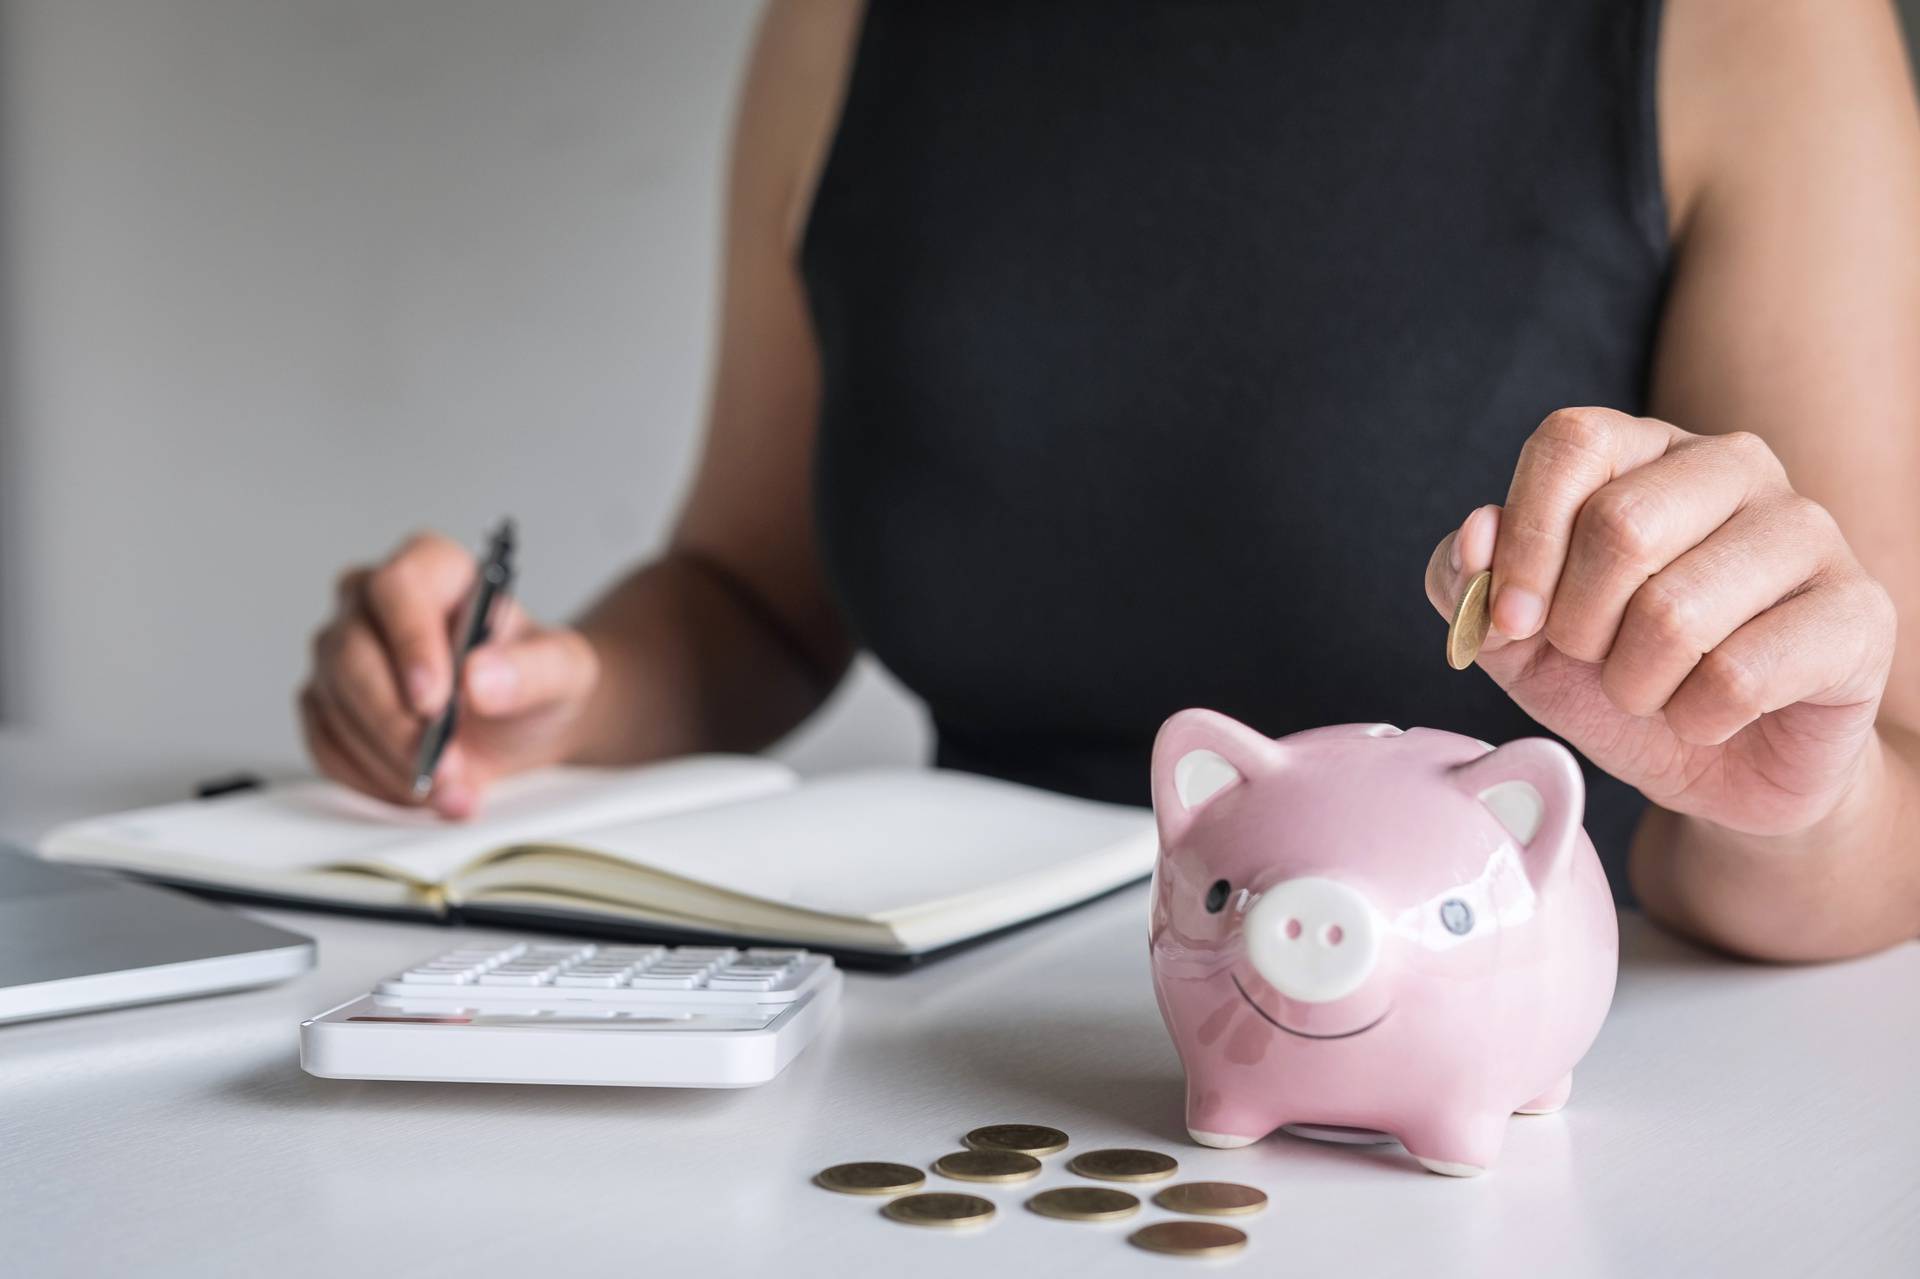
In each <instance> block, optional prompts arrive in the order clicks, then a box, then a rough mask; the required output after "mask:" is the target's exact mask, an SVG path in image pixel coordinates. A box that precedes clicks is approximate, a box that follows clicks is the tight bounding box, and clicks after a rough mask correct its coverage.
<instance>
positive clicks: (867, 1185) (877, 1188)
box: [813, 1163, 927, 1195]
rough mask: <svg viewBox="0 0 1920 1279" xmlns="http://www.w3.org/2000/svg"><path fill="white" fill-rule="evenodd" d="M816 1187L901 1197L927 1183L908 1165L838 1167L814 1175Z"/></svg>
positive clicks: (849, 1165) (846, 1193)
mask: <svg viewBox="0 0 1920 1279" xmlns="http://www.w3.org/2000/svg"><path fill="white" fill-rule="evenodd" d="M813 1184H814V1185H816V1186H820V1187H823V1188H825V1189H827V1190H837V1191H839V1192H840V1193H841V1194H843V1195H897V1194H899V1193H900V1192H901V1191H903V1190H918V1189H919V1188H920V1187H922V1186H924V1185H926V1184H927V1178H926V1174H925V1173H923V1172H921V1171H920V1170H919V1169H918V1168H915V1167H912V1166H910V1165H908V1164H881V1163H861V1164H835V1165H834V1166H833V1167H831V1168H822V1169H821V1170H820V1171H819V1172H818V1173H816V1174H815V1175H814V1178H813Z"/></svg>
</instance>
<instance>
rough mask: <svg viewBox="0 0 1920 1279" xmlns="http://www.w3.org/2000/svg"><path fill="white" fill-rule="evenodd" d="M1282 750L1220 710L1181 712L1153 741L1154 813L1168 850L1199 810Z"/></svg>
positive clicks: (1164, 726)
mask: <svg viewBox="0 0 1920 1279" xmlns="http://www.w3.org/2000/svg"><path fill="white" fill-rule="evenodd" d="M1277 749H1278V748H1277V747H1276V746H1275V745H1274V743H1273V742H1272V741H1271V740H1270V739H1268V738H1266V737H1262V736H1261V735H1260V734H1259V733H1256V732H1255V731H1254V730H1252V729H1251V728H1248V727H1247V726H1246V725H1245V724H1242V723H1241V722H1240V721H1238V720H1235V719H1229V718H1227V717H1226V716H1225V715H1222V714H1220V713H1218V712H1217V711H1203V710H1190V711H1181V712H1180V713H1179V714H1178V715H1175V716H1174V717H1173V718H1172V719H1170V720H1168V721H1167V722H1166V723H1165V724H1162V725H1161V726H1160V735H1159V736H1158V737H1156V738H1154V740H1153V813H1154V817H1155V818H1156V819H1157V820H1158V821H1159V823H1160V845H1161V847H1163V848H1165V847H1168V846H1170V845H1171V844H1172V843H1173V842H1174V841H1175V840H1176V839H1178V838H1179V837H1180V836H1181V835H1182V834H1184V833H1185V832H1186V829H1187V827H1188V826H1190V825H1192V824H1193V819H1194V817H1195V816H1196V815H1197V814H1198V813H1199V811H1200V810H1201V808H1203V807H1205V806H1206V805H1207V804H1208V803H1210V802H1211V801H1212V800H1213V799H1214V798H1215V797H1216V796H1217V795H1219V794H1220V793H1221V792H1222V791H1224V790H1227V789H1228V788H1229V787H1233V786H1237V785H1239V784H1240V783H1241V782H1243V781H1244V780H1245V779H1246V778H1248V777H1249V776H1251V775H1252V774H1254V773H1255V772H1257V771H1258V770H1259V768H1260V766H1261V765H1262V764H1263V763H1264V762H1265V761H1267V760H1268V759H1269V758H1271V756H1272V755H1273V753H1274V752H1275V751H1276V750H1277Z"/></svg>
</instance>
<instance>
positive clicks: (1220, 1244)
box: [889, 1200, 1247, 1257]
mask: <svg viewBox="0 0 1920 1279" xmlns="http://www.w3.org/2000/svg"><path fill="white" fill-rule="evenodd" d="M895 1202H898V1201H897V1200H896V1201H895ZM889 1206H891V1205H889ZM1127 1242H1128V1243H1130V1244H1132V1245H1133V1246H1134V1247H1136V1248H1145V1249H1146V1250H1147V1251H1148V1252H1165V1253H1171V1254H1172V1255H1174V1256H1177V1257H1225V1256H1227V1255H1229V1254H1231V1253H1236V1252H1239V1251H1240V1250H1241V1249H1242V1248H1244V1247H1246V1246H1247V1236H1246V1232H1245V1231H1241V1230H1235V1229H1234V1228H1233V1227H1232V1226H1223V1225H1221V1224H1220V1223H1219V1222H1217V1221H1156V1222H1154V1223H1153V1224H1152V1225H1151V1226H1142V1227H1140V1229H1138V1230H1136V1231H1134V1232H1133V1233H1132V1234H1130V1235H1128V1236H1127Z"/></svg>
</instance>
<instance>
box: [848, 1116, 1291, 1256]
mask: <svg viewBox="0 0 1920 1279" xmlns="http://www.w3.org/2000/svg"><path fill="white" fill-rule="evenodd" d="M962 1144H963V1145H964V1146H965V1149H963V1150H956V1151H953V1152H952V1153H950V1154H945V1155H942V1156H940V1157H939V1158H938V1159H936V1160H934V1161H933V1165H932V1166H933V1171H934V1172H936V1173H938V1174H939V1175H940V1176H942V1177H946V1178H949V1179H951V1180H954V1181H970V1182H979V1183H984V1184H995V1183H999V1184H1011V1183H1015V1182H1023V1181H1031V1180H1032V1179H1033V1178H1035V1177H1037V1176H1039V1175H1040V1171H1041V1167H1042V1165H1041V1162H1040V1161H1041V1159H1042V1158H1044V1157H1045V1156H1047V1155H1055V1154H1059V1153H1060V1152H1061V1151H1063V1150H1065V1149H1066V1148H1067V1134H1066V1133H1064V1132H1061V1131H1060V1130H1059V1129H1058V1128H1048V1127H1046V1126H1044V1125H1041V1124H990V1125H988V1126H987V1127H985V1128H975V1129H974V1130H973V1131H972V1132H970V1133H968V1134H967V1135H966V1136H965V1137H964V1138H963V1139H962ZM1066 1167H1067V1171H1068V1172H1071V1173H1073V1174H1075V1175H1076V1176H1080V1177H1085V1178H1088V1179H1090V1180H1094V1181H1108V1182H1147V1181H1164V1180H1166V1179H1167V1178H1169V1177H1171V1176H1173V1175H1174V1173H1176V1172H1178V1171H1179V1169H1180V1164H1179V1162H1178V1161H1177V1160H1175V1159H1174V1158H1173V1156H1171V1155H1165V1154H1161V1153H1160V1152H1158V1151H1154V1150H1124V1149H1115V1150H1088V1151H1084V1152H1082V1153H1080V1154H1078V1155H1075V1156H1074V1157H1073V1158H1072V1159H1071V1160H1069V1161H1068V1162H1067V1165H1066ZM813 1180H814V1184H815V1185H818V1186H821V1187H823V1188H825V1189H827V1190H834V1191H838V1192H840V1193H841V1194H848V1195H886V1196H888V1197H889V1198H888V1200H887V1202H886V1204H885V1205H884V1206H883V1207H882V1208H881V1210H880V1211H881V1213H882V1215H884V1216H885V1217H887V1218H889V1219H890V1220H893V1221H898V1222H902V1223H904V1224H906V1225H910V1226H944V1227H949V1228H953V1227H964V1226H981V1225H985V1224H986V1223H987V1222H989V1221H991V1220H992V1219H993V1217H994V1214H995V1212H996V1211H997V1209H996V1207H995V1205H994V1203H993V1201H992V1200H991V1199H986V1198H983V1197H982V1196H980V1195H969V1194H956V1193H951V1192H947V1191H932V1192H928V1191H924V1190H922V1187H924V1186H925V1185H926V1184H927V1178H926V1175H925V1174H924V1173H922V1172H921V1171H920V1169H918V1168H916V1167H914V1166H913V1165H911V1164H897V1163H850V1164H835V1165H834V1166H833V1167H831V1168H824V1169H822V1170H821V1171H820V1172H819V1174H817V1175H816V1176H815V1177H814V1179H813ZM1153 1201H1154V1203H1155V1204H1157V1205H1158V1206H1160V1207H1161V1208H1164V1209H1166V1210H1167V1211H1168V1212H1176V1213H1180V1214H1182V1215H1184V1216H1193V1217H1232V1216H1243V1215H1245V1214H1248V1213H1255V1212H1259V1211H1260V1210H1261V1209H1262V1208H1265V1207H1266V1206H1267V1196H1266V1195H1265V1194H1264V1193H1263V1192H1261V1191H1259V1190H1256V1189H1255V1188H1254V1187H1252V1186H1242V1185H1239V1184H1237V1183H1235V1182H1230V1181H1189V1182H1182V1183H1179V1184H1177V1185H1171V1186H1167V1187H1164V1188H1163V1189H1161V1190H1160V1191H1159V1193H1157V1194H1155V1195H1154V1197H1153ZM1027 1208H1028V1209H1029V1210H1030V1211H1032V1212H1034V1213H1035V1214H1037V1215H1039V1216H1042V1217H1051V1218H1054V1219H1055V1220H1058V1221H1120V1220H1123V1219H1125V1218H1127V1217H1131V1216H1133V1215H1134V1214H1135V1213H1137V1212H1139V1211H1140V1199H1139V1197H1138V1196H1136V1195H1134V1194H1132V1193H1130V1192H1128V1191H1125V1190H1120V1189H1117V1188H1115V1187H1112V1186H1055V1187H1053V1188H1052V1189H1050V1190H1042V1191H1040V1192H1039V1193H1038V1194H1036V1195H1034V1196H1032V1197H1031V1198H1029V1199H1028V1200H1027ZM1127 1242H1128V1243H1131V1244H1133V1245H1134V1246H1135V1247H1136V1248H1144V1249H1146V1250H1147V1251H1149V1252H1160V1253H1168V1254H1172V1255H1175V1256H1182V1257H1224V1256H1227V1255H1229V1254H1231V1253H1235V1252H1238V1251H1240V1250H1241V1249H1242V1248H1244V1247H1246V1246H1247V1236H1246V1232H1244V1231H1242V1230H1239V1229H1236V1228H1235V1227H1233V1226H1229V1225H1226V1224H1225V1223H1223V1222H1217V1221H1156V1222H1154V1223H1152V1224H1151V1225H1147V1226H1142V1227H1141V1228H1140V1229H1138V1230H1136V1231H1134V1232H1133V1233H1132V1234H1130V1235H1128V1236H1127Z"/></svg>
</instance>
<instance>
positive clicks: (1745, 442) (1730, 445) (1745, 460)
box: [1713, 431, 1785, 474]
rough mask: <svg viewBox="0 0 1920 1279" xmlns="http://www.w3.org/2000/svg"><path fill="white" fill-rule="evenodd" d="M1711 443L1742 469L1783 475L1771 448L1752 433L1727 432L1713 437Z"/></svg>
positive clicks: (1778, 461) (1782, 469) (1782, 470)
mask: <svg viewBox="0 0 1920 1279" xmlns="http://www.w3.org/2000/svg"><path fill="white" fill-rule="evenodd" d="M1713 441H1714V444H1715V445H1716V446H1717V447H1718V448H1720V449H1721V450H1723V451H1724V452H1725V453H1726V454H1727V456H1729V457H1731V458H1733V459H1734V462H1735V464H1736V465H1738V466H1740V467H1742V468H1743V469H1746V470H1756V471H1763V472H1766V473H1768V474H1772V473H1774V472H1779V473H1780V474H1785V468H1783V467H1782V466H1781V465H1780V459H1779V458H1778V457H1776V456H1775V455H1774V452H1773V446H1772V445H1771V444H1768V443H1767V441H1766V439H1765V438H1764V437H1762V436H1759V435H1756V434H1754V433H1753V432H1752V431H1728V432H1726V433H1725V434H1724V435H1716V436H1714V437H1713Z"/></svg>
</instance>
